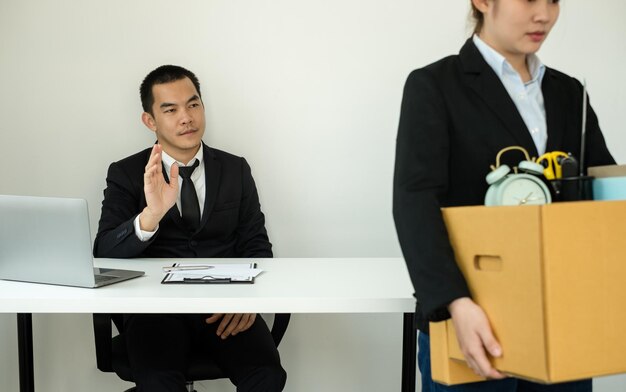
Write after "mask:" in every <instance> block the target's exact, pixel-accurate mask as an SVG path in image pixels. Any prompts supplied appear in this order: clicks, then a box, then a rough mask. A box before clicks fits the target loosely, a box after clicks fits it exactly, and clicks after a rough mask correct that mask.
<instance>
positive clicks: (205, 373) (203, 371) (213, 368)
mask: <svg viewBox="0 0 626 392" xmlns="http://www.w3.org/2000/svg"><path fill="white" fill-rule="evenodd" d="M290 317H291V314H289V313H277V314H276V315H275V316H274V324H273V325H272V331H271V332H272V338H273V339H274V343H276V346H278V344H279V343H280V341H281V340H282V338H283V336H284V335H285V331H286V330H287V326H288V325H289V318H290ZM112 323H114V324H115V326H116V327H117V330H118V331H119V332H120V334H119V335H117V336H114V337H112V336H111V335H112V332H113V329H112V327H111V325H112ZM93 330H94V335H95V340H96V362H97V366H98V369H100V370H101V371H103V372H115V374H117V376H118V377H119V378H121V379H122V380H124V381H130V382H134V380H133V375H132V373H131V370H130V364H129V363H128V354H127V352H126V344H125V342H124V336H123V335H122V334H123V332H124V326H123V321H122V315H121V314H110V313H97V314H94V315H93ZM225 377H226V375H224V373H223V372H222V370H221V369H220V368H219V367H218V366H217V364H216V363H215V362H214V361H212V360H211V358H207V356H206V355H201V353H192V357H191V359H190V361H189V366H188V368H187V372H186V374H185V378H186V379H187V389H188V390H189V391H190V392H192V391H194V389H193V382H194V381H200V380H216V379H218V378H225ZM134 390H135V387H133V388H130V389H128V390H126V392H131V391H134Z"/></svg>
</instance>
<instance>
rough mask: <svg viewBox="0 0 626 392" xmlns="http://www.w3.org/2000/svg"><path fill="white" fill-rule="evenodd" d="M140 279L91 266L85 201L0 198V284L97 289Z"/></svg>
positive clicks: (139, 273)
mask: <svg viewBox="0 0 626 392" xmlns="http://www.w3.org/2000/svg"><path fill="white" fill-rule="evenodd" d="M143 274H144V272H143V271H129V270H117V269H106V268H94V267H93V258H92V252H91V234H90V231H89V210H88V209H87V201H86V200H83V199H66V198H55V197H33V196H7V195H0V279H6V280H17V281H21V282H36V283H48V284H57V285H64V286H78V287H100V286H105V285H109V284H112V283H116V282H121V281H123V280H128V279H132V278H136V277H138V276H141V275H143Z"/></svg>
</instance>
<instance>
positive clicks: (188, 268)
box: [163, 265, 215, 272]
mask: <svg viewBox="0 0 626 392" xmlns="http://www.w3.org/2000/svg"><path fill="white" fill-rule="evenodd" d="M209 268H215V267H214V266H212V265H181V266H172V267H163V272H174V271H195V270H205V269H209Z"/></svg>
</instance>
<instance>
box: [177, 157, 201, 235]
mask: <svg viewBox="0 0 626 392" xmlns="http://www.w3.org/2000/svg"><path fill="white" fill-rule="evenodd" d="M199 164H200V161H199V160H198V159H196V163H194V164H193V165H191V166H181V167H179V168H178V173H179V175H180V176H181V177H182V179H183V184H182V187H181V190H180V206H181V209H182V210H183V211H182V213H183V222H185V224H186V225H187V226H188V227H189V229H190V230H191V231H195V230H196V229H197V228H198V226H200V204H199V203H198V195H197V194H196V187H195V186H194V185H193V181H191V173H193V171H194V170H196V167H198V165H199Z"/></svg>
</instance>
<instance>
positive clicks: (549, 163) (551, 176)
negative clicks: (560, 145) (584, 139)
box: [537, 151, 569, 180]
mask: <svg viewBox="0 0 626 392" xmlns="http://www.w3.org/2000/svg"><path fill="white" fill-rule="evenodd" d="M568 156H569V155H568V154H567V153H564V152H563V151H551V152H547V153H545V154H543V155H542V156H540V157H539V158H538V159H537V163H539V164H541V165H542V166H543V167H544V169H543V175H544V176H545V177H546V178H547V179H548V180H555V179H558V178H561V177H562V176H563V172H562V171H561V161H562V160H563V158H567V157H568Z"/></svg>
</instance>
